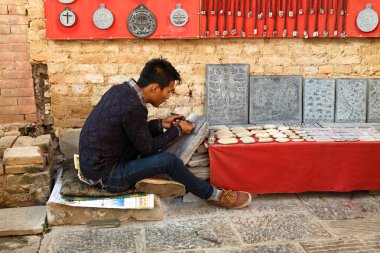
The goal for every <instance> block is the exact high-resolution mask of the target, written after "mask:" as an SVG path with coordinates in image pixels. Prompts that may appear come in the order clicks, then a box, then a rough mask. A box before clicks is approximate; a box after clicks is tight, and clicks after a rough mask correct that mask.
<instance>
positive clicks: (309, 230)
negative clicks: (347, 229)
mask: <svg viewBox="0 0 380 253" xmlns="http://www.w3.org/2000/svg"><path fill="white" fill-rule="evenodd" d="M232 223H233V224H234V226H235V227H236V229H237V231H239V233H240V235H241V237H242V239H243V242H244V243H247V244H255V243H260V242H269V241H292V240H302V239H307V238H319V239H323V238H330V237H331V236H330V234H329V233H328V232H327V231H326V230H325V229H324V228H323V227H322V226H321V225H320V224H319V223H318V222H317V221H315V220H314V218H313V217H312V216H311V215H308V214H307V213H302V212H291V213H283V214H280V213H276V214H264V215H257V216H255V215H252V216H240V217H235V218H232Z"/></svg>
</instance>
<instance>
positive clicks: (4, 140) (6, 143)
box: [0, 136, 17, 158]
mask: <svg viewBox="0 0 380 253" xmlns="http://www.w3.org/2000/svg"><path fill="white" fill-rule="evenodd" d="M16 139H17V136H4V137H1V138H0V158H1V157H3V154H4V150H5V149H7V148H10V147H12V145H13V143H14V142H15V141H16Z"/></svg>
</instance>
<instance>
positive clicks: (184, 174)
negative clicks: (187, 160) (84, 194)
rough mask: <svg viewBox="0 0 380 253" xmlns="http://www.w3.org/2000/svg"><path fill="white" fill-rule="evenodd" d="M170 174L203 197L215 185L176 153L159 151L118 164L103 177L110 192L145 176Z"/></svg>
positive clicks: (211, 191) (208, 193) (190, 190)
mask: <svg viewBox="0 0 380 253" xmlns="http://www.w3.org/2000/svg"><path fill="white" fill-rule="evenodd" d="M163 174H167V175H169V176H170V177H171V178H172V179H173V180H175V181H177V182H180V183H181V184H183V185H185V188H186V191H188V192H191V193H193V194H194V195H197V196H199V197H200V198H203V199H208V198H209V197H210V196H211V195H212V193H213V186H212V185H210V184H209V183H207V182H206V181H204V180H202V179H200V178H197V177H196V176H194V175H193V174H192V173H191V172H190V171H189V170H188V169H187V168H186V166H185V165H184V164H183V162H182V160H180V159H179V158H178V157H177V156H176V155H173V154H171V153H158V154H155V155H152V156H148V157H145V158H141V159H137V160H132V161H127V162H120V163H119V164H116V165H115V166H114V168H113V170H112V171H111V172H110V174H109V175H108V178H106V179H103V185H104V189H105V190H107V191H109V192H122V191H126V190H128V189H130V188H131V187H133V186H134V185H135V184H136V183H137V182H138V181H140V180H141V179H144V178H148V177H153V176H157V175H163Z"/></svg>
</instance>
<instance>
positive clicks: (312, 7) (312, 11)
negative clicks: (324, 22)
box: [310, 0, 314, 15]
mask: <svg viewBox="0 0 380 253" xmlns="http://www.w3.org/2000/svg"><path fill="white" fill-rule="evenodd" d="M310 14H311V15H313V14H314V0H311V5H310Z"/></svg>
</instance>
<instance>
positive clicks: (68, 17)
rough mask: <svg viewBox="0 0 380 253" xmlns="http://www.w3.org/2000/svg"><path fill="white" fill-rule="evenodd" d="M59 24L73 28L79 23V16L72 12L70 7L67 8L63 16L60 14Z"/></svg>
mask: <svg viewBox="0 0 380 253" xmlns="http://www.w3.org/2000/svg"><path fill="white" fill-rule="evenodd" d="M59 22H60V23H61V24H62V25H63V26H66V27H71V26H73V25H74V24H75V23H76V22H77V16H76V15H75V13H74V12H73V11H72V10H70V8H69V7H66V8H65V9H64V10H63V11H62V12H61V14H59Z"/></svg>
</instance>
